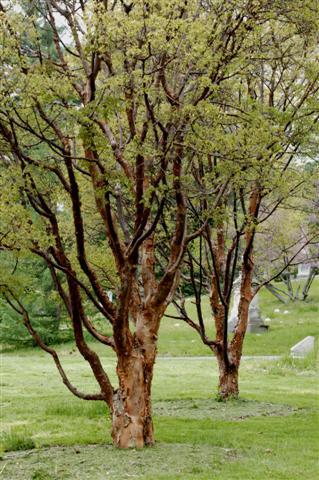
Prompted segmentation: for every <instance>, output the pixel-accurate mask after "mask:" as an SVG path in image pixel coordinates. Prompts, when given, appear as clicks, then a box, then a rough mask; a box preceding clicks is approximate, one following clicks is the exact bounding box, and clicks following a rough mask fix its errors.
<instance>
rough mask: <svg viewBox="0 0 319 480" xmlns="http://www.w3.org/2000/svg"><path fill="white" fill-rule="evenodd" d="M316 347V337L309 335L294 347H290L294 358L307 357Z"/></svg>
mask: <svg viewBox="0 0 319 480" xmlns="http://www.w3.org/2000/svg"><path fill="white" fill-rule="evenodd" d="M314 348H315V337H312V336H310V335H309V336H308V337H305V338H304V339H303V340H301V341H300V342H298V343H296V345H294V346H293V347H291V349H290V355H291V356H292V357H293V358H298V357H299V358H303V357H305V356H306V355H307V354H308V353H310V352H312V351H313V349H314Z"/></svg>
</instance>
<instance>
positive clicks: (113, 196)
mask: <svg viewBox="0 0 319 480" xmlns="http://www.w3.org/2000/svg"><path fill="white" fill-rule="evenodd" d="M12 5H13V7H12V8H10V7H11V6H12ZM255 9H256V7H255V4H254V2H248V3H247V5H245V8H244V9H243V10H242V9H239V10H238V12H237V11H234V10H233V5H224V2H216V4H214V5H210V2H208V3H207V4H206V3H205V4H204V3H201V2H177V1H176V2H165V1H160V2H158V1H156V2H153V1H150V2H132V3H130V4H126V3H125V2H117V1H114V2H107V1H104V2H102V1H98V0H96V1H92V2H86V1H79V2H77V1H58V0H48V1H43V2H42V1H39V2H32V5H31V6H30V10H28V11H21V8H19V2H17V3H16V4H15V2H1V3H0V15H1V35H2V39H3V45H2V49H1V70H2V71H1V73H2V80H1V109H0V139H1V140H0V141H1V147H2V153H1V157H2V166H1V176H2V181H1V183H2V185H1V186H2V199H1V213H2V218H1V248H2V249H7V250H11V251H15V252H20V251H25V250H27V251H29V252H31V253H32V254H34V255H37V256H39V257H41V258H42V259H43V261H45V262H46V263H47V265H48V267H49V268H50V271H51V274H52V278H53V281H54V283H55V288H56V291H57V292H58V294H59V296H60V298H61V301H62V302H63V303H64V306H65V309H66V311H67V312H68V315H69V317H70V319H71V324H72V328H73V332H74V339H75V343H76V346H77V348H78V350H79V352H80V353H81V354H82V356H83V358H84V359H85V360H86V361H87V362H88V363H89V365H90V367H91V370H92V373H93V375H94V377H95V379H96V381H97V384H98V386H99V390H100V392H99V393H97V394H84V393H82V392H80V391H79V390H78V389H77V388H76V387H75V386H73V385H72V384H71V382H70V381H69V379H68V378H67V376H66V374H65V372H64V370H63V367H62V365H61V362H60V360H59V358H58V355H57V352H56V351H55V350H54V349H53V348H52V347H48V346H47V345H45V343H44V342H43V341H42V339H41V337H40V336H39V334H38V332H36V331H35V330H34V328H33V326H32V319H31V318H30V317H29V313H28V311H27V309H26V308H25V306H24V305H23V302H22V301H21V298H20V297H19V295H18V293H17V292H16V291H15V289H14V288H12V286H11V285H10V284H7V283H5V282H3V281H2V282H1V285H2V294H3V296H4V298H5V299H6V300H7V302H8V303H9V304H10V305H11V307H12V308H13V309H14V310H15V311H16V312H17V313H19V314H21V316H22V317H23V322H24V324H25V326H26V327H27V329H28V331H29V333H30V334H31V335H32V336H33V338H34V339H35V341H36V342H37V343H38V345H39V346H40V347H41V348H42V349H44V350H45V351H47V352H48V353H49V354H51V355H52V357H53V359H54V361H55V363H56V365H57V368H58V371H59V373H60V375H61V377H62V379H63V382H64V383H65V384H66V386H67V387H68V388H69V390H70V391H71V392H72V393H73V394H75V395H77V396H78V397H79V398H82V399H86V400H104V401H105V402H106V404H107V405H108V407H109V409H110V412H111V415H112V437H113V442H114V444H115V445H117V446H119V447H143V446H145V445H152V444H153V442H154V435H153V423H152V414H151V384H152V376H153V367H154V362H155V358H156V349H157V347H156V346H157V335H158V329H159V324H160V320H161V318H162V316H163V314H164V312H165V309H166V307H167V305H168V303H169V302H170V300H171V298H172V296H173V294H174V291H175V289H176V286H177V284H178V280H179V271H180V263H181V260H182V256H183V254H184V251H185V248H186V245H187V243H188V242H189V241H190V240H192V239H193V238H194V237H196V236H197V235H198V234H199V233H200V232H201V230H202V228H203V225H200V226H199V227H198V229H197V231H196V229H195V230H194V231H191V232H188V234H187V228H186V217H187V205H188V204H187V196H186V191H187V188H188V181H189V179H190V178H191V177H190V175H189V171H190V169H191V164H192V158H193V155H192V148H191V146H190V145H189V144H188V138H189V135H190V133H191V132H192V129H193V128H194V127H195V126H196V123H197V122H198V121H201V120H200V118H201V117H203V116H204V115H210V116H211V115H214V111H212V110H211V97H212V95H213V94H214V88H216V87H217V88H220V87H219V85H220V84H221V83H222V82H223V81H225V80H226V79H227V78H228V76H229V70H228V69H229V68H230V66H231V65H232V64H234V67H233V68H234V70H235V71H236V69H237V68H238V63H237V62H238V58H239V56H240V54H241V51H243V50H244V47H245V46H246V42H247V43H248V44H249V42H252V41H253V39H250V37H251V31H252V30H253V28H252V25H253V24H254V21H255V16H256V13H255ZM43 31H45V38H46V39H52V42H51V43H50V45H46V44H45V42H44V41H43V39H42V40H41V38H42V37H41V34H42V32H43ZM249 39H250V40H249ZM206 106H207V108H208V111H206ZM203 143H205V140H203ZM220 188H221V192H222V191H223V184H221V187H220ZM13 202H14V203H15V205H13V204H12V203H13ZM164 217H165V236H166V238H167V240H166V246H167V256H166V259H165V262H164V264H163V263H161V264H158V262H157V259H156V249H157V244H156V239H157V237H158V238H160V232H161V229H162V228H163V222H159V220H160V219H161V218H164ZM93 218H94V219H95V220H94V221H95V223H96V225H97V227H98V231H99V236H98V241H95V242H92V241H91V238H90V231H91V230H92V228H91V225H92V222H93V220H92V219H93ZM103 252H104V257H105V256H107V257H108V258H109V255H110V252H111V257H112V260H110V261H109V265H106V267H105V268H103V269H102V268H99V267H100V266H101V265H100V262H103V259H104V263H105V258H103ZM108 268H110V269H111V270H112V269H113V270H115V275H113V276H112V275H109V274H108V271H107V270H108ZM106 285H108V288H110V286H111V288H112V290H113V293H114V294H115V295H114V299H113V301H111V300H110V299H109V297H108V295H107V293H106ZM88 305H89V307H88ZM90 309H91V310H92V309H93V310H94V311H95V312H96V313H99V314H100V316H101V317H102V318H103V319H104V320H107V322H108V324H109V327H108V328H109V329H110V330H111V333H110V332H109V333H107V332H106V331H105V330H104V329H102V331H101V330H99V329H98V328H97V327H96V324H95V323H94V321H92V319H91V317H90V314H89V313H88V312H89V310H90ZM85 330H87V331H88V332H89V333H90V334H91V335H92V336H93V337H94V338H95V339H96V340H98V341H99V342H101V343H102V344H104V345H105V347H109V348H112V349H113V350H114V352H115V354H116V356H117V369H116V372H117V377H118V383H119V385H118V388H116V387H113V386H112V385H111V382H110V380H109V377H108V375H107V373H106V371H105V370H104V367H103V365H102V361H101V359H100V358H99V356H98V355H97V354H96V352H95V351H94V350H93V348H92V347H91V346H90V345H89V344H88V342H87V341H86V339H85V335H84V331H85Z"/></svg>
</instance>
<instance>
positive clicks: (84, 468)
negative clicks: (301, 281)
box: [0, 279, 319, 480]
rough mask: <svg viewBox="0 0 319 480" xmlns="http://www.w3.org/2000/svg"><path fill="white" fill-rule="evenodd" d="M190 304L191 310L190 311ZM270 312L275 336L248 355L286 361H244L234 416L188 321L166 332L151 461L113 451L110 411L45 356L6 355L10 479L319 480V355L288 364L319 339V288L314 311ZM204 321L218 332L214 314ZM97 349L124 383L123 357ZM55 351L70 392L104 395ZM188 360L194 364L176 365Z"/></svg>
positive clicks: (76, 361)
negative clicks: (311, 338) (293, 353)
mask: <svg viewBox="0 0 319 480" xmlns="http://www.w3.org/2000/svg"><path fill="white" fill-rule="evenodd" d="M188 302H189V308H190V309H192V308H193V305H192V303H191V299H190V300H188ZM260 303H261V309H262V315H263V317H264V318H265V317H269V318H270V319H271V321H270V331H269V332H268V333H266V334H264V335H259V336H258V335H254V334H250V335H249V334H248V335H247V338H246V345H245V354H246V355H257V356H258V355H260V356H262V355H276V354H278V355H282V356H283V357H282V358H281V359H280V360H278V361H269V360H262V359H256V358H255V359H251V358H250V359H245V360H243V362H242V367H241V372H240V388H241V399H240V400H239V401H237V402H235V401H233V402H230V403H228V404H224V403H220V402H217V401H216V399H215V393H216V388H217V375H218V372H217V368H216V361H215V360H214V358H213V356H211V359H210V358H204V359H203V358H200V357H198V356H199V355H209V350H208V349H206V348H205V347H204V346H203V345H202V344H201V343H200V341H199V338H198V336H197V335H196V334H195V333H194V332H193V331H192V330H191V329H190V328H189V327H187V326H185V325H184V324H183V322H182V321H177V320H171V319H165V320H164V322H163V325H162V327H161V331H160V341H159V353H160V354H161V355H160V356H159V358H158V360H157V363H156V368H155V377H154V387H153V398H154V422H155V428H156V440H157V443H156V446H155V447H154V448H151V449H146V450H143V451H137V450H134V451H125V452H124V451H118V450H116V449H114V448H113V447H112V446H111V439H110V432H109V430H110V421H109V419H108V414H107V411H106V408H105V406H104V404H103V403H101V402H84V401H81V400H78V399H76V398H74V397H73V396H72V395H71V394H69V393H68V391H67V390H66V389H65V387H64V386H63V385H62V383H61V381H60V379H59V377H58V374H57V372H56V369H55V366H54V364H53V362H52V361H51V359H50V358H49V357H48V356H47V355H46V354H45V353H43V352H41V351H39V350H37V349H34V348H33V349H23V350H16V351H11V352H7V353H4V354H3V355H2V359H1V372H2V373H1V427H2V428H1V430H2V436H1V440H2V451H3V455H2V460H1V461H0V479H3V480H29V479H30V480H63V479H82V480H102V479H103V480H105V479H108V478H110V479H112V480H117V479H118V480H120V479H125V478H139V479H143V480H147V479H149V480H150V479H152V480H153V479H154V480H157V479H158V480H159V479H163V480H164V479H166V480H175V479H183V480H184V479H185V480H197V479H198V480H205V479H207V480H208V479H209V480H211V479H223V480H225V479H226V480H232V479H242V480H244V479H245V480H246V479H247V480H249V479H254V480H263V479H274V480H277V479H278V480H285V479H287V480H297V479H302V480H304V479H305V480H308V479H309V480H313V479H314V478H316V477H317V475H318V474H319V465H318V458H319V445H318V443H319V435H318V430H319V428H318V427H319V422H318V406H319V402H318V393H319V392H318V370H317V368H316V360H315V358H316V355H315V354H313V355H311V356H309V357H308V358H307V359H305V360H292V359H290V358H289V356H288V353H289V349H290V347H291V346H292V345H293V344H294V343H296V342H297V341H299V340H301V339H302V338H303V337H305V336H307V335H317V334H318V305H319V279H317V280H316V284H315V286H314V288H313V289H312V291H311V295H310V297H309V301H308V302H295V303H293V304H290V305H288V306H285V305H281V304H280V303H279V302H278V301H277V300H276V299H275V298H274V297H272V296H271V295H270V294H269V293H268V292H267V291H264V292H262V294H261V301H260ZM278 308H279V309H280V312H275V311H274V310H275V309H278ZM285 311H288V313H284V312H285ZM206 312H207V313H206V315H207V316H206V318H207V321H209V322H211V321H210V316H209V308H208V304H207V303H206ZM176 324H178V325H176ZM92 347H93V348H95V349H97V350H98V351H99V353H100V354H101V355H102V358H103V362H104V365H105V368H106V370H107V372H108V373H109V374H110V377H111V379H112V381H113V382H114V383H115V381H116V379H115V376H114V371H115V368H114V367H115V358H114V356H113V355H112V354H111V353H110V352H109V351H108V350H107V349H106V350H105V349H104V348H103V347H101V346H100V345H98V344H97V343H92ZM57 349H58V351H59V353H60V357H61V360H62V363H63V365H64V366H65V369H66V371H67V373H68V375H69V376H70V378H71V380H72V382H73V383H74V384H75V385H76V386H78V388H80V389H82V390H84V391H86V392H94V391H96V385H95V383H94V380H93V379H92V375H91V372H90V370H89V368H88V365H87V364H86V362H84V361H83V359H82V358H81V357H80V356H79V354H78V353H76V352H75V349H74V347H73V346H72V345H71V344H65V345H60V346H58V347H57ZM181 355H188V356H190V357H191V358H176V357H178V356H181ZM171 356H173V358H171ZM174 356H175V358H174ZM196 357H197V358H196Z"/></svg>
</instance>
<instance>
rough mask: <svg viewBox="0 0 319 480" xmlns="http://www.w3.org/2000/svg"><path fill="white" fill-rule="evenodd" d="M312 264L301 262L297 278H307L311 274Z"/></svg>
mask: <svg viewBox="0 0 319 480" xmlns="http://www.w3.org/2000/svg"><path fill="white" fill-rule="evenodd" d="M310 269H311V265H310V264H309V263H299V265H298V273H297V278H305V277H308V276H309V274H310Z"/></svg>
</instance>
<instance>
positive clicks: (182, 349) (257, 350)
mask: <svg viewBox="0 0 319 480" xmlns="http://www.w3.org/2000/svg"><path fill="white" fill-rule="evenodd" d="M299 283H302V282H298V284H299ZM259 295H260V302H259V304H260V310H261V316H262V318H263V319H266V318H269V319H270V323H269V331H268V332H266V333H263V334H255V333H247V334H246V338H245V343H244V355H287V354H288V353H289V350H290V348H291V347H292V346H293V345H295V344H296V343H297V342H299V341H300V340H302V339H303V338H304V337H306V336H307V335H313V336H315V337H317V336H318V324H319V322H318V321H319V278H316V280H315V281H314V282H313V285H312V287H311V290H310V295H309V298H308V299H307V301H306V302H301V301H296V302H290V303H289V304H288V305H284V304H283V303H281V302H279V301H278V300H277V299H276V298H275V297H274V296H273V295H272V294H271V293H270V292H268V291H267V290H266V289H263V290H262V291H261V292H260V294H259ZM186 306H187V309H188V311H189V313H190V315H191V317H192V318H194V319H196V313H195V306H194V304H193V299H191V298H189V299H187V301H186ZM275 310H280V311H279V312H277V311H275ZM169 313H170V314H172V315H176V311H175V308H174V307H170V308H169ZM203 313H204V318H205V320H206V325H207V331H208V332H210V333H211V335H212V338H213V336H214V327H213V321H212V318H211V312H210V307H209V303H208V299H207V298H204V300H203ZM159 353H160V354H163V355H173V356H174V355H175V356H179V355H209V354H210V350H209V349H208V348H207V347H206V346H205V345H203V344H202V342H201V340H200V339H199V336H198V334H197V333H196V332H195V331H193V330H192V329H191V328H190V327H189V326H188V325H186V324H185V323H184V322H183V321H182V320H174V319H170V318H164V319H163V321H162V325H161V329H160V336H159Z"/></svg>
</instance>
